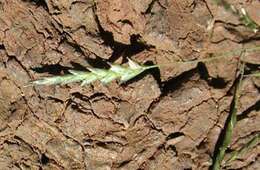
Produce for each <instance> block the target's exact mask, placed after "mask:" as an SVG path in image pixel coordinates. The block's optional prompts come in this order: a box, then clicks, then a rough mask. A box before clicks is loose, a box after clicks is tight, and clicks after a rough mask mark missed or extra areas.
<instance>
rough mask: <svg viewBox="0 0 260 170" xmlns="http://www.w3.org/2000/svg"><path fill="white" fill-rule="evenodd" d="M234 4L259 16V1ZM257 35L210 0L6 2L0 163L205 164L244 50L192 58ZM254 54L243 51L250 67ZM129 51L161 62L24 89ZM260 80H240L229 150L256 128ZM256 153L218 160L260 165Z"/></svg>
mask: <svg viewBox="0 0 260 170" xmlns="http://www.w3.org/2000/svg"><path fill="white" fill-rule="evenodd" d="M228 2H229V3H232V4H233V5H234V6H236V7H241V6H242V7H244V8H245V9H246V10H247V11H248V13H249V15H250V16H251V17H252V19H254V20H255V22H256V23H258V24H260V15H259V9H260V3H259V1H258V0H237V1H231V0H229V1H228ZM259 40H260V34H259V32H258V33H254V32H252V31H251V30H250V29H248V28H246V27H245V26H244V25H243V24H241V21H240V20H239V19H238V18H237V17H236V16H234V15H233V14H232V13H230V12H228V11H225V9H224V8H223V7H221V6H217V5H216V4H215V3H214V2H213V1H212V0H0V170H9V169H10V170H31V169H32V170H62V169H68V170H72V169H75V170H81V169H86V170H99V169H100V170H109V169H122V170H124V169H125V170H142V169H145V170H146V169H147V170H150V169H151V170H167V169H171V170H185V169H186V170H189V169H190V170H200V169H201V170H204V169H205V170H206V169H210V166H211V164H212V158H213V157H214V152H215V151H216V148H217V147H218V145H217V142H218V140H219V137H220V133H221V131H222V130H223V127H224V124H225V121H226V118H227V116H228V114H229V112H230V104H231V101H232V98H233V93H234V84H235V82H236V81H237V72H238V63H239V61H238V54H234V55H233V56H232V57H223V58H218V59H215V60H212V61H210V62H200V63H196V62H189V61H194V60H202V61H203V60H204V59H205V58H207V57H209V56H211V55H212V54H216V53H220V52H230V51H234V50H236V49H241V48H246V47H253V46H257V45H258V46H259V45H260V41H259ZM259 56H260V53H259V52H252V53H248V54H246V55H245V59H246V60H247V64H246V72H247V73H251V72H253V71H257V70H259V64H260V57H259ZM127 58H131V59H133V60H135V61H137V62H139V63H143V64H159V65H164V67H160V69H158V68H156V69H151V70H148V71H146V72H144V73H143V74H141V75H139V76H138V77H136V78H134V79H133V80H131V81H130V82H127V83H126V84H121V85H120V84H119V83H118V82H116V81H113V82H111V83H110V84H108V85H102V84H101V83H100V82H94V83H93V84H91V85H88V86H84V87H81V86H80V84H79V83H72V84H68V85H55V86H54V85H52V86H29V87H28V86H26V85H27V84H28V82H30V81H31V80H35V79H39V78H41V77H45V76H54V75H62V74H66V73H68V69H77V70H85V69H86V67H87V66H89V65H91V66H94V67H101V68H104V67H107V66H108V65H107V64H106V63H108V62H111V63H118V64H123V63H125V62H126V60H127ZM179 61H182V62H185V63H180V62H179ZM186 61H187V62H186ZM171 63H172V64H171ZM259 89H260V79H259V78H256V77H246V78H245V79H244V80H243V85H242V87H241V98H240V100H239V104H238V114H239V115H238V122H237V125H236V127H235V130H234V133H233V135H232V141H231V144H230V146H229V150H228V151H231V150H236V149H237V148H239V147H241V146H243V145H244V144H245V143H246V142H247V141H248V139H250V138H251V137H253V136H254V135H256V134H259V132H260V124H259V122H260V112H259V109H260V103H259V101H260V95H259ZM227 154H228V153H227ZM259 154H260V146H259V145H257V146H255V147H253V148H252V149H251V150H250V151H249V152H247V153H245V154H243V155H242V156H241V157H240V158H239V159H238V160H235V161H233V162H231V164H230V165H228V166H223V169H248V170H256V169H257V168H259V167H260V160H259Z"/></svg>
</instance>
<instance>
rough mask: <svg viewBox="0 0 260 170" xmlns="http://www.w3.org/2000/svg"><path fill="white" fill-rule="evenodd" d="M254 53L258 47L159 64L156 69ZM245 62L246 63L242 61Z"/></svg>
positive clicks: (259, 47) (259, 48)
mask: <svg viewBox="0 0 260 170" xmlns="http://www.w3.org/2000/svg"><path fill="white" fill-rule="evenodd" d="M254 51H260V46H256V47H252V48H241V49H236V50H233V51H229V52H223V53H218V54H214V55H213V57H209V58H203V59H198V60H193V61H176V62H171V63H167V64H160V65H157V67H166V66H172V65H173V64H196V63H199V62H203V63H204V62H209V61H212V60H217V59H221V58H228V57H233V56H234V55H239V54H241V52H248V53H249V52H254ZM241 61H244V60H243V57H241ZM244 62H246V61H244Z"/></svg>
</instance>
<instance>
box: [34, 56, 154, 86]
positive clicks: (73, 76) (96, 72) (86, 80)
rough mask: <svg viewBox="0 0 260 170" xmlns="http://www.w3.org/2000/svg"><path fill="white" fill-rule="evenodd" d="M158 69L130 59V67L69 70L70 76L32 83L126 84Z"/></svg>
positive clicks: (113, 65)
mask: <svg viewBox="0 0 260 170" xmlns="http://www.w3.org/2000/svg"><path fill="white" fill-rule="evenodd" d="M155 67H158V66H157V65H152V66H143V65H140V64H138V63H136V62H134V61H132V60H130V59H128V67H125V66H121V65H116V64H110V68H109V69H100V68H87V69H88V70H89V71H77V70H69V72H70V74H68V75H63V76H54V77H45V78H42V79H39V80H35V81H32V82H31V84H32V85H55V84H62V85H63V84H68V83H73V82H82V83H81V86H84V85H87V84H90V83H92V82H94V81H97V80H99V81H100V82H101V83H103V84H108V83H110V82H111V81H113V80H115V79H120V83H124V82H126V81H128V80H130V79H132V78H134V77H136V76H137V75H139V74H140V73H142V72H144V71H145V70H148V69H151V68H155Z"/></svg>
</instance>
